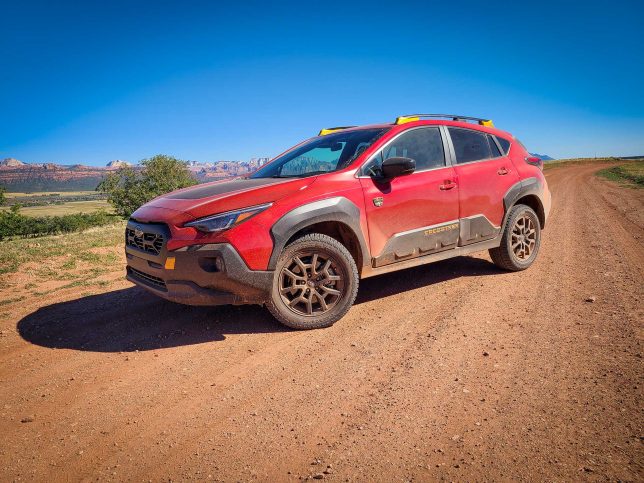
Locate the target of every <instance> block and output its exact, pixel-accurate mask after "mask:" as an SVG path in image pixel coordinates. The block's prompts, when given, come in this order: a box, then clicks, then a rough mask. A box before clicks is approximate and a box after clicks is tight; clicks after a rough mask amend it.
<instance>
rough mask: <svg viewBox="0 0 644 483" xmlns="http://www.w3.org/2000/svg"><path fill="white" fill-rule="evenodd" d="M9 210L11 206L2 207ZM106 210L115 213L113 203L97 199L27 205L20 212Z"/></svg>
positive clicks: (56, 213) (51, 213)
mask: <svg viewBox="0 0 644 483" xmlns="http://www.w3.org/2000/svg"><path fill="white" fill-rule="evenodd" d="M2 209H3V210H8V209H9V207H7V206H4V207H2ZM99 210H105V211H107V212H108V213H113V209H112V205H110V204H109V203H108V202H107V201H106V200H96V201H69V202H66V203H60V204H54V203H52V204H49V205H41V206H25V207H23V208H21V209H20V213H21V214H23V215H25V216H62V215H72V214H74V213H93V212H95V211H99Z"/></svg>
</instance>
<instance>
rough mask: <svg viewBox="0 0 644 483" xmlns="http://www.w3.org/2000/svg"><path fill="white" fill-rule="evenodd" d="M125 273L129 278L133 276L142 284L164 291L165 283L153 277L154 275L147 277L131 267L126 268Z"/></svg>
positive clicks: (147, 275)
mask: <svg viewBox="0 0 644 483" xmlns="http://www.w3.org/2000/svg"><path fill="white" fill-rule="evenodd" d="M127 271H128V273H129V274H130V275H131V276H133V277H134V278H138V279H140V280H141V281H142V282H143V283H145V284H147V285H151V286H153V287H155V288H160V289H162V290H166V286H165V282H164V281H163V279H160V278H159V277H155V276H154V275H149V274H147V273H145V272H142V271H140V270H137V269H136V268H132V267H127Z"/></svg>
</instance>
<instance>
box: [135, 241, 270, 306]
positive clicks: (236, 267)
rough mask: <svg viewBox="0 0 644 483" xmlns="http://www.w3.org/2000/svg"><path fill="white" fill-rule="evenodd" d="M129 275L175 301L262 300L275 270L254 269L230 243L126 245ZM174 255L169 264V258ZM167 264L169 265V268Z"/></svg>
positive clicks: (266, 295)
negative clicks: (150, 248)
mask: <svg viewBox="0 0 644 483" xmlns="http://www.w3.org/2000/svg"><path fill="white" fill-rule="evenodd" d="M125 255H126V258H127V268H126V270H127V279H128V280H129V281H131V282H133V283H135V284H137V285H139V286H140V287H143V288H145V289H146V290H148V291H150V292H152V293H154V294H155V295H158V296H159V297H162V298H164V299H166V300H170V301H172V302H178V303H181V304H186V305H227V304H234V305H240V304H262V303H264V302H265V301H266V299H267V297H268V294H269V292H270V289H271V286H272V283H273V272H272V271H256V270H250V269H249V268H248V266H247V265H246V264H245V263H244V261H243V260H242V258H241V256H240V255H239V253H237V251H236V250H235V249H234V248H233V247H232V245H229V244H226V243H217V244H208V245H195V246H190V247H186V248H182V249H179V250H175V251H171V252H169V251H165V250H163V249H162V250H161V252H160V253H159V254H150V253H146V252H144V251H142V250H139V249H137V248H133V247H131V246H128V245H126V247H125ZM172 258H174V262H173V263H174V268H170V267H171V266H172V262H170V263H168V264H166V261H167V260H168V259H172ZM166 266H167V267H168V268H166Z"/></svg>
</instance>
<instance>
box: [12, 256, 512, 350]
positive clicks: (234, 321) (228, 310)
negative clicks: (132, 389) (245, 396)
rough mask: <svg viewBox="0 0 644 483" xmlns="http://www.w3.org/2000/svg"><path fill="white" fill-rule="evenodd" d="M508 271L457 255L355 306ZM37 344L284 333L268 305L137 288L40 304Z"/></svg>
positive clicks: (390, 282) (392, 281)
mask: <svg viewBox="0 0 644 483" xmlns="http://www.w3.org/2000/svg"><path fill="white" fill-rule="evenodd" d="M499 273H503V272H501V271H500V270H499V269H497V268H496V267H495V266H494V265H493V264H491V263H490V262H489V261H486V260H482V259H479V258H470V257H459V258H454V259H451V260H445V261H441V262H437V263H434V264H431V265H425V266H421V267H416V268H412V269H408V270H403V271H399V272H394V273H390V274H387V275H382V276H379V277H373V278H369V279H365V280H363V281H362V282H361V286H360V291H359V293H358V298H357V299H356V302H355V303H356V304H361V303H366V302H370V301H372V300H376V299H379V298H383V297H388V296H391V295H395V294H398V293H401V292H405V291H408V290H413V289H417V288H420V287H425V286H429V285H434V284H440V283H441V282H444V281H447V280H451V279H454V278H460V277H471V276H480V275H495V274H499ZM17 329H18V333H19V334H20V335H21V336H22V338H23V339H25V340H26V341H29V342H31V343H33V344H36V345H39V346H43V347H49V348H56V349H74V350H81V351H92V352H130V351H135V350H139V351H146V350H154V349H163V348H169V347H177V346H183V345H191V344H200V343H206V342H215V341H221V340H224V339H225V334H259V333H269V332H286V331H288V330H289V329H288V328H286V327H284V326H282V325H281V324H279V323H278V322H276V321H275V320H274V319H273V318H272V316H271V315H270V314H269V313H268V311H267V310H265V309H264V308H263V307H259V306H255V305H248V306H240V307H234V306H222V307H189V306H185V305H180V304H175V303H172V302H167V301H165V300H162V299H160V298H158V297H156V296H154V295H151V294H149V293H147V292H146V291H145V290H143V289H140V288H138V287H130V288H125V289H121V290H114V291H112V292H107V293H102V294H98V295H90V296H86V297H83V298H79V299H75V300H70V301H68V302H60V303H56V304H52V305H47V306H45V307H41V308H39V309H38V310H36V311H35V312H33V313H31V314H29V315H28V316H26V317H24V318H23V319H22V320H20V321H19V322H18V324H17Z"/></svg>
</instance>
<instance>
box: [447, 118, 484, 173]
mask: <svg viewBox="0 0 644 483" xmlns="http://www.w3.org/2000/svg"><path fill="white" fill-rule="evenodd" d="M448 129H449V134H450V136H451V138H452V144H453V145H454V151H455V153H456V162H457V163H459V164H461V163H470V162H472V161H479V160H482V159H489V158H491V157H492V151H491V150H490V143H489V142H488V140H487V134H485V133H482V132H477V131H471V130H469V129H458V128H453V127H450V128H448Z"/></svg>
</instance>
